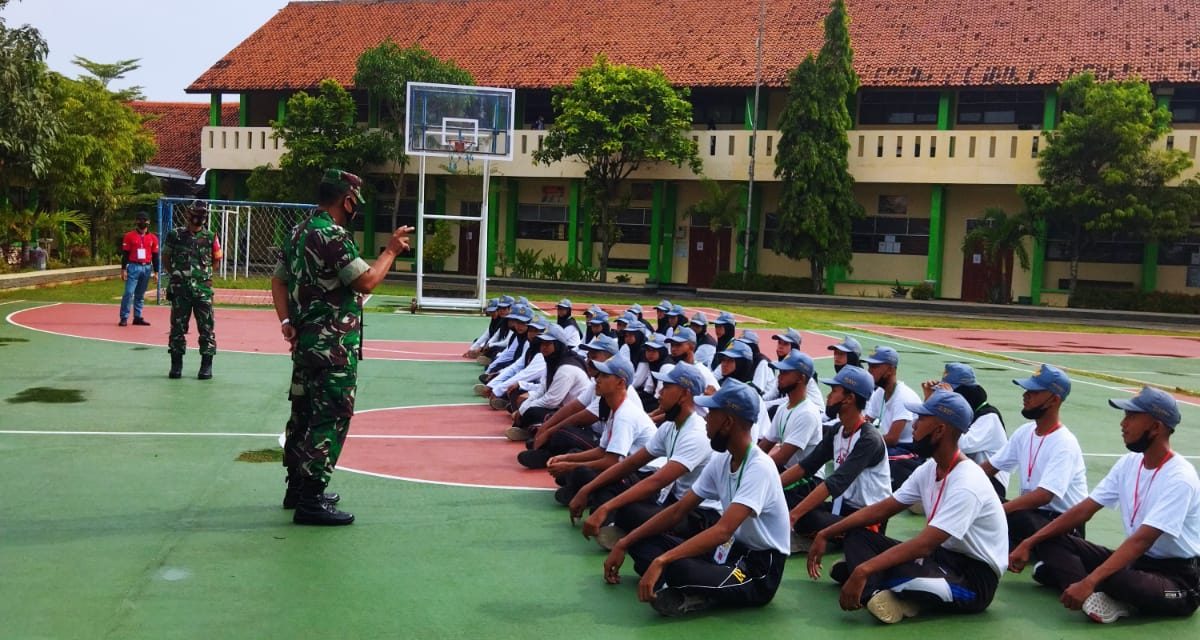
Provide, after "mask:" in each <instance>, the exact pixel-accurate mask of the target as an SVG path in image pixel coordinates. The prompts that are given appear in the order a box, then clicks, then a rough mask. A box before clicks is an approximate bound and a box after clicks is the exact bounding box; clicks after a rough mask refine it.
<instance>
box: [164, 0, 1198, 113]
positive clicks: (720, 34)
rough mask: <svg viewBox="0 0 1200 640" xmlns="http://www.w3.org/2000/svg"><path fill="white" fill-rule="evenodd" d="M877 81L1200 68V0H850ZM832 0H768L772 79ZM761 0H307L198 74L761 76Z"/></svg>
mask: <svg viewBox="0 0 1200 640" xmlns="http://www.w3.org/2000/svg"><path fill="white" fill-rule="evenodd" d="M848 4H849V7H850V16H851V35H852V39H853V45H854V49H855V66H856V68H857V69H858V73H859V75H860V77H861V79H862V84H863V85H864V86H868V87H940V86H945V87H960V86H980V85H1051V84H1056V83H1058V82H1061V81H1062V80H1064V79H1065V78H1067V77H1068V76H1070V75H1072V74H1074V73H1076V72H1079V71H1082V70H1085V69H1091V70H1093V71H1094V72H1096V74H1097V75H1098V76H1099V77H1100V78H1114V77H1126V76H1129V75H1138V76H1141V77H1142V78H1145V79H1147V80H1149V81H1151V82H1165V83H1195V82H1200V0H848ZM828 6H829V2H828V0H784V1H778V0H773V1H772V2H770V3H769V6H768V7H767V20H766V37H765V38H764V73H763V79H764V83H765V84H766V85H767V86H776V87H779V86H786V83H787V73H788V71H789V70H790V69H792V68H793V67H795V66H796V65H797V64H799V62H800V61H801V60H802V59H803V57H804V55H805V54H806V53H807V52H808V51H811V50H815V49H817V48H818V47H819V46H820V43H821V37H822V25H821V21H822V19H823V17H824V15H825V13H826V12H827V11H828ZM757 21H758V3H757V2H753V1H749V0H741V1H739V2H725V3H723V2H713V1H712V0H656V1H653V2H648V1H635V0H398V1H385V0H335V1H329V2H292V3H290V4H288V5H287V6H285V7H284V8H283V9H281V10H280V11H279V12H278V13H277V14H276V15H275V16H274V17H273V18H272V19H271V20H269V21H268V22H267V23H266V24H264V25H263V26H262V27H260V28H259V29H258V30H257V31H255V32H254V33H253V34H251V35H250V37H249V38H247V39H246V40H245V41H243V42H242V43H241V44H240V45H238V46H237V47H236V48H235V49H234V50H233V51H231V52H230V53H229V54H228V55H226V56H225V57H224V58H222V59H221V60H219V61H218V62H217V63H216V64H214V65H213V67H212V68H210V69H209V70H208V71H206V72H205V73H204V74H203V75H201V76H200V77H199V78H198V79H197V80H196V81H195V82H193V83H192V85H191V86H190V87H188V91H190V92H195V93H202V92H212V91H218V90H222V91H228V92H240V91H244V90H266V89H299V88H309V87H315V86H316V85H317V84H318V83H319V82H320V81H321V80H322V79H324V78H327V77H332V78H335V79H336V80H338V81H339V82H341V83H342V84H343V85H347V86H348V85H350V84H351V80H352V78H353V76H354V64H355V60H356V59H357V58H358V56H359V54H360V53H362V51H364V50H365V49H367V48H368V47H371V46H374V45H375V44H377V43H379V42H382V41H383V40H384V39H385V38H388V37H390V38H392V39H393V40H395V41H396V42H397V43H399V44H400V45H401V46H407V45H408V44H411V43H420V44H421V45H422V46H423V47H425V48H426V49H428V50H430V51H431V52H433V53H434V54H435V55H437V56H438V57H441V58H449V59H453V60H455V61H457V62H458V64H460V65H461V66H463V67H465V68H466V69H468V70H469V71H471V73H472V74H474V76H475V78H476V81H478V82H479V83H480V84H488V85H495V86H508V87H518V88H539V87H549V86H555V85H562V84H567V83H569V82H570V81H571V79H572V78H574V76H575V74H576V72H577V71H578V69H579V68H580V67H583V66H586V65H588V64H590V63H591V61H592V58H593V57H594V56H595V55H596V54H597V53H605V54H607V55H608V56H609V57H610V58H612V59H614V60H615V61H617V62H623V63H631V64H636V65H639V66H653V65H657V66H661V67H662V68H663V70H664V71H665V72H666V74H667V76H668V77H669V78H671V80H672V81H673V82H674V83H675V84H677V85H680V86H694V87H699V86H707V87H721V86H724V87H746V86H753V84H754V62H755V52H754V41H755V36H756V33H757Z"/></svg>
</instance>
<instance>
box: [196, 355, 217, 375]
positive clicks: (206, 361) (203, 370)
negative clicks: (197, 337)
mask: <svg viewBox="0 0 1200 640" xmlns="http://www.w3.org/2000/svg"><path fill="white" fill-rule="evenodd" d="M212 359H213V357H212V356H200V371H199V372H198V373H196V378H197V379H199V380H211V379H212Z"/></svg>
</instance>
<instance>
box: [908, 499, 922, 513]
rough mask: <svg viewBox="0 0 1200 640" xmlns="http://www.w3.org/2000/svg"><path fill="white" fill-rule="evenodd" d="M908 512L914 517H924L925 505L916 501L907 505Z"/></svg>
mask: <svg viewBox="0 0 1200 640" xmlns="http://www.w3.org/2000/svg"><path fill="white" fill-rule="evenodd" d="M908 512H909V513H911V514H913V515H914V516H923V515H925V505H923V504H921V501H920V500H918V501H916V502H914V503H912V504H910V505H908Z"/></svg>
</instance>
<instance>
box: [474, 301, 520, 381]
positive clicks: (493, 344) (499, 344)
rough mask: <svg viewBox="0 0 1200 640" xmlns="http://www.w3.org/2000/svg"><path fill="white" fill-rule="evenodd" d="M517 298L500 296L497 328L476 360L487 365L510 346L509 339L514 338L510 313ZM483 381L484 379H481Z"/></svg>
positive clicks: (497, 303)
mask: <svg viewBox="0 0 1200 640" xmlns="http://www.w3.org/2000/svg"><path fill="white" fill-rule="evenodd" d="M514 302H515V300H513V297H512V296H500V298H499V299H498V300H497V301H496V320H497V322H496V329H495V330H494V331H492V332H491V337H489V338H488V342H487V344H486V345H484V347H483V350H482V351H481V352H480V354H479V357H478V358H476V359H475V362H477V363H479V364H481V365H483V366H485V367H487V366H490V365H491V364H492V361H493V360H495V359H496V356H497V355H499V354H500V352H501V351H504V350H505V349H506V348H508V343H509V341H511V340H512V329H511V328H510V327H509V323H508V314H509V313H511V312H512V306H513V303H514ZM480 382H482V380H480Z"/></svg>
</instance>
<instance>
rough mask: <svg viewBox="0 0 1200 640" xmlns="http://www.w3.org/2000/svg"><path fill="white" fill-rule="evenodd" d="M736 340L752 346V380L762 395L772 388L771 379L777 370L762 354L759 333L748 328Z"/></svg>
mask: <svg viewBox="0 0 1200 640" xmlns="http://www.w3.org/2000/svg"><path fill="white" fill-rule="evenodd" d="M736 342H741V343H744V344H745V345H746V346H747V347H750V356H751V360H752V362H753V367H754V368H753V377H752V378H751V379H750V381H751V382H753V383H754V388H755V389H758V393H759V395H762V394H763V393H764V392H765V391H766V390H767V389H768V388H770V386H771V381H772V380H774V379H775V370H774V369H772V368H771V361H770V360H769V359H767V357H766V356H764V355H763V354H762V351H761V350H760V349H759V347H758V334H757V333H755V332H753V331H751V330H749V329H747V330H746V331H743V332H742V335H740V336H738V338H737V340H736Z"/></svg>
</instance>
